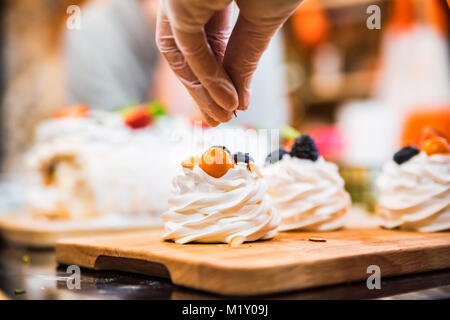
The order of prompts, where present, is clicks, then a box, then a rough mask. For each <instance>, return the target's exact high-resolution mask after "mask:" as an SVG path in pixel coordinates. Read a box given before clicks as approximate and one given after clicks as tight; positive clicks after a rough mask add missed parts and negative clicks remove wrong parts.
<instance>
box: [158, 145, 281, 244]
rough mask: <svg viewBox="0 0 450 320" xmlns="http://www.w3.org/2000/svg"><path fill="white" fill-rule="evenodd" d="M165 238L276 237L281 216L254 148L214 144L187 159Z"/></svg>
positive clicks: (209, 240) (225, 239) (172, 200)
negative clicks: (231, 149) (234, 149)
mask: <svg viewBox="0 0 450 320" xmlns="http://www.w3.org/2000/svg"><path fill="white" fill-rule="evenodd" d="M173 185H174V190H173V194H172V196H171V197H170V198H169V205H170V209H169V210H168V211H167V212H165V213H164V214H163V219H164V222H165V229H166V233H165V234H164V235H163V239H165V240H172V241H174V242H176V243H188V242H199V243H228V244H231V245H232V244H233V243H239V244H240V243H242V242H246V241H255V240H260V239H261V240H262V239H270V238H273V237H274V236H275V234H276V233H277V228H278V226H279V224H280V220H281V219H280V216H279V215H278V214H277V212H276V211H275V210H274V209H273V208H272V204H271V200H270V198H269V196H268V195H267V193H266V189H267V188H266V185H265V183H264V181H263V179H262V178H261V174H260V172H259V171H258V168H257V167H256V166H255V164H254V162H253V159H252V158H251V157H250V156H249V154H247V153H246V154H244V153H237V154H234V155H232V154H231V153H230V152H229V151H228V149H227V148H225V147H222V146H215V147H211V148H210V149H209V150H207V151H206V152H205V153H204V154H203V155H202V156H201V158H196V157H191V158H189V159H187V160H185V161H183V162H182V172H181V173H180V174H179V175H177V176H176V177H175V178H174V181H173Z"/></svg>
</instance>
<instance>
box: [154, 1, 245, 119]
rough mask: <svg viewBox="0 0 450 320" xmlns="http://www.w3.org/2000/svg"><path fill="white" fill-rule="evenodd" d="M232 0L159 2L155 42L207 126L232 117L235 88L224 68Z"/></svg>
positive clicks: (236, 103)
mask: <svg viewBox="0 0 450 320" xmlns="http://www.w3.org/2000/svg"><path fill="white" fill-rule="evenodd" d="M230 4H231V0H160V4H159V11H158V18H157V25H156V43H157V46H158V48H159V50H160V51H161V53H162V55H163V56H164V57H165V58H166V60H167V62H168V63H169V65H170V67H171V68H172V70H173V71H174V72H175V74H176V75H177V76H178V78H179V79H180V80H181V82H182V83H183V84H184V86H185V87H186V88H187V90H188V91H189V93H190V95H191V96H192V98H193V99H194V100H195V102H196V104H197V105H198V107H199V109H200V112H201V113H202V115H203V116H204V118H205V120H206V122H207V123H208V124H210V125H211V126H217V125H218V124H219V123H221V122H226V121H228V120H230V119H231V118H232V117H233V111H234V110H236V109H237V107H238V95H237V92H236V89H235V87H234V85H233V83H232V81H231V79H230V78H229V76H228V75H227V73H226V72H225V69H224V67H223V65H222V60H223V56H224V54H225V48H226V45H227V42H228V38H229V36H230V33H231V18H232V17H231V10H232V7H231V6H230Z"/></svg>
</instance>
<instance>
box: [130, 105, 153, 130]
mask: <svg viewBox="0 0 450 320" xmlns="http://www.w3.org/2000/svg"><path fill="white" fill-rule="evenodd" d="M123 116H124V119H125V124H126V125H127V126H129V127H130V128H132V129H141V128H145V127H147V126H148V125H149V124H150V123H151V122H152V118H151V117H150V113H149V111H148V110H147V109H146V108H136V109H131V110H129V111H127V112H125V114H124V115H123Z"/></svg>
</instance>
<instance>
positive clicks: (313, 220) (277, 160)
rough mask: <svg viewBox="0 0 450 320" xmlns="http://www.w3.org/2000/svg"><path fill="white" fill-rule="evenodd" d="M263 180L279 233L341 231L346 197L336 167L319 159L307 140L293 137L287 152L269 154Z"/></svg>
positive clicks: (306, 138) (316, 151) (346, 194)
mask: <svg viewBox="0 0 450 320" xmlns="http://www.w3.org/2000/svg"><path fill="white" fill-rule="evenodd" d="M263 176H264V180H265V181H266V183H267V185H268V194H269V195H270V196H271V197H272V199H273V205H274V207H275V208H276V209H277V210H278V212H279V213H280V215H281V217H282V221H281V225H280V228H279V229H280V231H286V230H297V229H301V230H311V231H312V230H317V231H326V230H335V229H338V228H340V227H342V225H343V223H344V218H345V215H346V213H347V211H348V209H349V207H350V205H351V200H350V196H349V194H348V193H347V192H346V191H345V190H344V180H343V179H342V178H341V176H340V175H339V172H338V167H337V166H336V165H335V164H334V163H332V162H329V161H326V160H325V159H324V158H323V157H321V156H320V154H319V152H318V150H317V148H316V145H315V143H314V140H313V139H312V138H311V137H310V136H308V135H301V136H299V137H297V138H296V139H295V140H294V142H293V145H292V147H291V150H290V152H287V151H286V150H285V149H283V148H282V149H279V150H276V151H274V152H272V153H271V154H269V156H268V157H267V160H266V166H265V167H264V168H263Z"/></svg>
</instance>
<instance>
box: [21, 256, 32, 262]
mask: <svg viewBox="0 0 450 320" xmlns="http://www.w3.org/2000/svg"><path fill="white" fill-rule="evenodd" d="M30 261H31V259H30V257H29V256H27V255H24V256H23V257H22V262H23V263H25V264H29V263H30Z"/></svg>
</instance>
